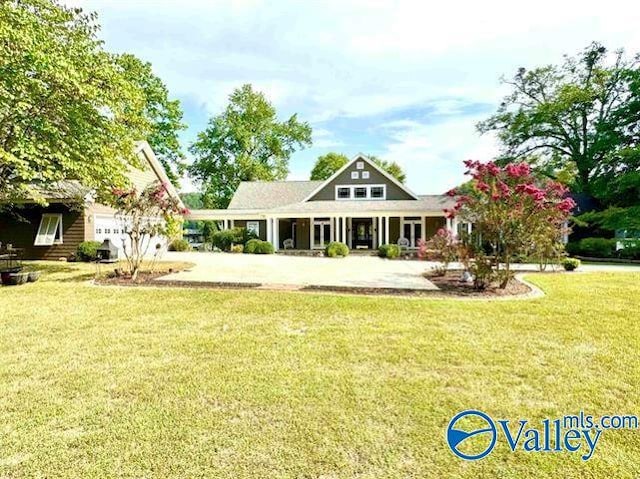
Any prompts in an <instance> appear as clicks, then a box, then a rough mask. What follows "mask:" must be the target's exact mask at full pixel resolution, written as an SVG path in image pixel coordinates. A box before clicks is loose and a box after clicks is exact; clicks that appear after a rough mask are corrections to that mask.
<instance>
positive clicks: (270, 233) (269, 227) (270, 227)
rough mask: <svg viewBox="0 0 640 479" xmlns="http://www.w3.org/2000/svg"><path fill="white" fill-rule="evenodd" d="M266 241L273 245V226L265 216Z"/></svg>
mask: <svg viewBox="0 0 640 479" xmlns="http://www.w3.org/2000/svg"><path fill="white" fill-rule="evenodd" d="M267 241H268V242H269V243H273V224H272V223H271V218H270V217H268V216H267Z"/></svg>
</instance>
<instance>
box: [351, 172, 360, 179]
mask: <svg viewBox="0 0 640 479" xmlns="http://www.w3.org/2000/svg"><path fill="white" fill-rule="evenodd" d="M358 178H360V173H358V172H357V171H352V172H351V179H352V180H357V179H358Z"/></svg>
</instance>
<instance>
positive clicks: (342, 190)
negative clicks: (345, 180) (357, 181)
mask: <svg viewBox="0 0 640 479" xmlns="http://www.w3.org/2000/svg"><path fill="white" fill-rule="evenodd" d="M337 196H338V199H339V200H348V199H349V198H351V188H349V187H348V186H338V195H337Z"/></svg>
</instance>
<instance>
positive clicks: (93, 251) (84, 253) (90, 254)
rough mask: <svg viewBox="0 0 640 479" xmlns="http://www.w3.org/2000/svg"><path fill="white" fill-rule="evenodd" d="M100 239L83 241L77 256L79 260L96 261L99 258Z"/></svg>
mask: <svg viewBox="0 0 640 479" xmlns="http://www.w3.org/2000/svg"><path fill="white" fill-rule="evenodd" d="M101 244H102V243H100V242H99V241H83V242H82V243H80V244H79V245H78V249H77V251H76V257H77V258H78V261H95V260H96V259H98V248H99V247H100V245H101Z"/></svg>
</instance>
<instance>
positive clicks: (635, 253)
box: [618, 246, 640, 259]
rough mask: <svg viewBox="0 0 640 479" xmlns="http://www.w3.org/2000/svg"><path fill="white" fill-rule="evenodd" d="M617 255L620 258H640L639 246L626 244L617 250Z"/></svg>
mask: <svg viewBox="0 0 640 479" xmlns="http://www.w3.org/2000/svg"><path fill="white" fill-rule="evenodd" d="M618 256H619V257H620V258H622V259H640V246H627V247H626V248H624V249H621V250H620V251H618Z"/></svg>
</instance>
